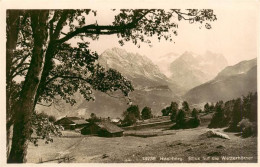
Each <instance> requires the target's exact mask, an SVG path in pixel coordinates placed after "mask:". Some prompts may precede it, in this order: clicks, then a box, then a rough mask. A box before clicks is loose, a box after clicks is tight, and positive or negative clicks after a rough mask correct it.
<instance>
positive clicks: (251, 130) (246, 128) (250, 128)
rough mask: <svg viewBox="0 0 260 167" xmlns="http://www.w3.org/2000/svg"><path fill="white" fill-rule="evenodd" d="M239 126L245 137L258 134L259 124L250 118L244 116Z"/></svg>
mask: <svg viewBox="0 0 260 167" xmlns="http://www.w3.org/2000/svg"><path fill="white" fill-rule="evenodd" d="M238 127H239V128H240V129H241V132H242V136H243V137H249V136H252V135H253V136H256V135H257V124H256V122H254V123H252V122H250V120H249V119H247V118H244V119H242V120H241V121H240V122H239V123H238Z"/></svg>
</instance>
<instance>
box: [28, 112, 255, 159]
mask: <svg viewBox="0 0 260 167" xmlns="http://www.w3.org/2000/svg"><path fill="white" fill-rule="evenodd" d="M207 120H209V119H208V116H206V117H205V118H204V123H203V126H201V127H199V128H195V129H186V130H168V129H169V126H170V125H168V126H160V127H153V128H147V129H141V130H136V131H133V130H132V131H127V132H125V133H126V134H147V136H149V134H157V136H154V137H147V138H144V137H136V136H131V135H130V136H128V135H127V136H124V137H118V138H103V137H97V136H82V137H76V138H55V140H54V143H51V144H48V145H45V144H41V145H39V147H34V146H32V144H30V146H29V149H28V152H29V153H28V157H27V158H28V162H38V161H39V159H40V158H42V159H43V160H46V159H53V158H55V157H59V156H64V155H70V156H73V157H75V160H74V161H73V162H82V163H86V162H98V163H100V162H105V163H106V162H144V163H146V162H159V163H160V162H180V161H178V160H175V161H174V160H170V161H162V160H160V157H178V158H183V161H182V162H221V161H212V160H210V161H206V160H205V161H188V157H189V156H194V157H208V156H210V155H211V156H210V157H212V156H214V155H215V156H218V157H219V156H247V157H250V156H253V157H254V159H253V160H252V161H251V162H256V157H257V147H256V143H257V138H256V137H250V138H245V139H244V138H241V137H240V136H237V135H236V134H235V133H226V134H227V135H229V137H230V138H231V140H226V139H221V138H207V137H206V136H205V135H202V134H204V133H205V132H206V131H207V130H208V129H207V128H206V126H207V123H206V122H207ZM219 130H220V131H222V130H223V129H219ZM143 157H156V159H155V160H154V161H144V160H143ZM224 162H231V161H224ZM235 162H239V161H235ZM242 162H246V161H242Z"/></svg>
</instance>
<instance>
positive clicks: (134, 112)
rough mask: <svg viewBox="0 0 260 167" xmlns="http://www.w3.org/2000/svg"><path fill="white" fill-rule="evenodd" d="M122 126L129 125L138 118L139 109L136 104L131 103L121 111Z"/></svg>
mask: <svg viewBox="0 0 260 167" xmlns="http://www.w3.org/2000/svg"><path fill="white" fill-rule="evenodd" d="M123 117H124V119H123V121H122V124H123V126H130V125H133V124H134V123H136V121H137V119H139V118H140V111H139V107H138V105H131V106H130V107H128V108H127V110H126V111H124V112H123Z"/></svg>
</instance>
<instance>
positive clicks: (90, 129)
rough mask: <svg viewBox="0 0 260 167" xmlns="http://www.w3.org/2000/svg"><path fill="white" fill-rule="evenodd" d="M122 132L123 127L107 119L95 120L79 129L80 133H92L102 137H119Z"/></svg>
mask: <svg viewBox="0 0 260 167" xmlns="http://www.w3.org/2000/svg"><path fill="white" fill-rule="evenodd" d="M123 132H124V130H123V129H121V128H120V127H118V126H117V125H115V124H113V123H111V122H108V121H101V122H95V123H92V124H89V125H86V126H85V127H84V128H83V129H81V134H84V135H87V134H92V135H93V134H94V135H98V136H102V137H121V136H123Z"/></svg>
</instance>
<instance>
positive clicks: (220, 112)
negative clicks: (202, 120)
mask: <svg viewBox="0 0 260 167" xmlns="http://www.w3.org/2000/svg"><path fill="white" fill-rule="evenodd" d="M225 125H226V121H225V115H224V103H223V101H219V102H217V103H216V105H215V113H214V115H213V117H212V119H211V122H210V124H209V126H208V127H209V128H221V127H224V126H225Z"/></svg>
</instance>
